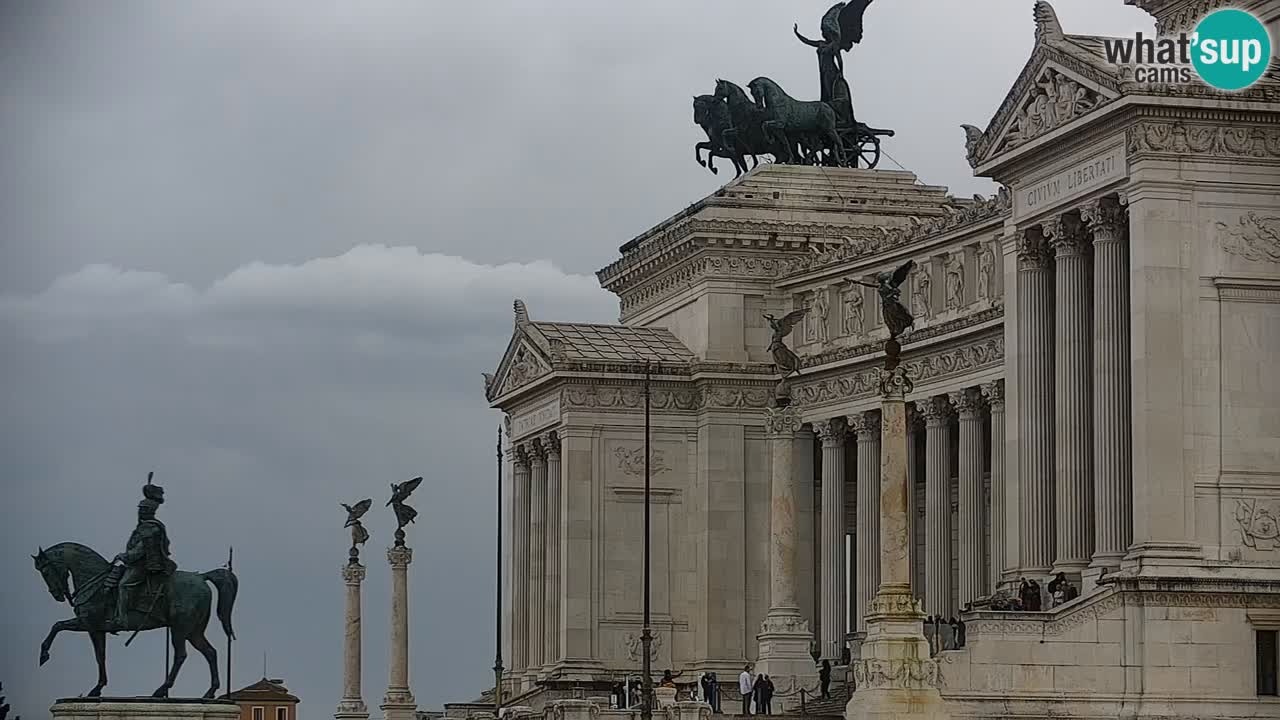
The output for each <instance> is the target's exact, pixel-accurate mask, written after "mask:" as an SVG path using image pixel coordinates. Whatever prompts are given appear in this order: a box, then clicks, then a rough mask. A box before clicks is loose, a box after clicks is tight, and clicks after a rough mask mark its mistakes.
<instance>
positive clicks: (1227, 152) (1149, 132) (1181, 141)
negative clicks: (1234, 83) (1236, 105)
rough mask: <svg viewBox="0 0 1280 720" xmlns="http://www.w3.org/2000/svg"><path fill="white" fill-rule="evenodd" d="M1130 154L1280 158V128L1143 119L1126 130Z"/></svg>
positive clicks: (1131, 155)
mask: <svg viewBox="0 0 1280 720" xmlns="http://www.w3.org/2000/svg"><path fill="white" fill-rule="evenodd" d="M1126 134H1127V143H1128V151H1129V154H1130V157H1131V158H1132V157H1133V156H1135V155H1137V154H1139V153H1144V152H1155V153H1170V154H1174V155H1191V154H1194V155H1209V156H1212V157H1228V158H1245V157H1253V158H1274V157H1280V128H1269V127H1248V126H1222V125H1187V124H1185V123H1181V122H1172V123H1170V122H1159V121H1151V120H1144V121H1142V122H1138V123H1134V124H1133V125H1131V126H1130V127H1129V128H1128V129H1127V130H1126Z"/></svg>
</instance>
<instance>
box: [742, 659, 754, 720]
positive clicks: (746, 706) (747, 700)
mask: <svg viewBox="0 0 1280 720" xmlns="http://www.w3.org/2000/svg"><path fill="white" fill-rule="evenodd" d="M754 690H755V683H754V681H753V679H752V677H751V666H750V665H744V666H743V667H742V674H741V675H739V676H738V692H740V693H742V714H743V715H750V714H751V695H752V694H753V692H754Z"/></svg>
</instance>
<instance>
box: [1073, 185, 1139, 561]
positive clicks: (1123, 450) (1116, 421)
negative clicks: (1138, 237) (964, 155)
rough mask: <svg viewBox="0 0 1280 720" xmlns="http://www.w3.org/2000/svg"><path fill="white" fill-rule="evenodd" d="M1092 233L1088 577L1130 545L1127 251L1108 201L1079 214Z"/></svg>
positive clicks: (1118, 216)
mask: <svg viewBox="0 0 1280 720" xmlns="http://www.w3.org/2000/svg"><path fill="white" fill-rule="evenodd" d="M1080 212H1081V216H1082V217H1083V218H1084V220H1085V221H1086V222H1087V223H1088V224H1089V230H1090V231H1092V233H1093V273H1094V275H1093V313H1094V315H1093V338H1094V342H1093V479H1094V483H1095V487H1094V504H1093V507H1094V552H1093V562H1092V563H1091V566H1092V567H1093V568H1095V569H1096V570H1097V572H1095V573H1093V574H1094V575H1101V574H1102V573H1106V572H1111V571H1113V570H1118V569H1119V568H1120V559H1121V558H1122V557H1124V554H1125V551H1126V550H1128V548H1129V543H1130V542H1132V541H1133V526H1132V524H1131V523H1132V519H1133V512H1132V509H1133V475H1132V472H1133V466H1132V444H1131V439H1132V436H1131V432H1132V424H1131V421H1130V412H1129V408H1130V405H1129V403H1130V387H1129V270H1128V262H1127V260H1128V254H1129V247H1128V242H1127V237H1126V225H1127V223H1126V219H1125V209H1124V208H1123V207H1121V205H1120V203H1119V202H1117V201H1115V200H1114V199H1111V198H1108V199H1106V200H1104V201H1096V202H1093V203H1091V204H1089V205H1088V206H1086V207H1085V208H1084V209H1083V210H1081V211H1080Z"/></svg>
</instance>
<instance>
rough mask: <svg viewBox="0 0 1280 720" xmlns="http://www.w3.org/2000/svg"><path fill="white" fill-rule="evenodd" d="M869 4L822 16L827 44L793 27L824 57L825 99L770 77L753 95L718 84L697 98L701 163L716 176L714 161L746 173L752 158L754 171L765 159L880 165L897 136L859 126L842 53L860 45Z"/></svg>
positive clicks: (847, 5)
mask: <svg viewBox="0 0 1280 720" xmlns="http://www.w3.org/2000/svg"><path fill="white" fill-rule="evenodd" d="M871 2H872V0H850V2H839V3H836V4H835V5H833V6H831V9H829V10H827V12H826V14H825V15H823V17H822V22H821V33H822V39H821V40H814V39H811V38H808V37H806V36H805V35H803V34H802V33H801V32H800V26H799V25H796V26H795V27H794V28H793V32H794V33H795V36H796V37H797V38H798V39H799V40H800V41H801V42H802V43H804V44H805V45H807V46H809V47H811V48H813V49H814V50H815V51H816V53H817V55H818V84H819V87H820V99H819V100H815V101H804V100H797V99H795V98H793V97H791V96H790V95H788V94H787V93H786V91H785V90H783V89H782V87H781V86H780V85H779V84H778V83H777V82H775V81H774V80H771V79H770V78H767V77H758V78H756V79H754V80H752V81H751V82H750V83H748V85H747V87H748V89H749V90H750V93H751V96H750V97H748V96H747V93H746V92H745V91H744V90H743V89H742V88H741V87H738V86H737V85H735V84H733V83H731V82H728V81H727V80H717V81H716V92H715V94H714V95H697V96H694V99H693V106H694V123H695V124H697V125H698V126H700V127H701V128H702V129H703V131H704V132H705V133H706V135H707V140H706V141H704V142H700V143H697V144H696V145H695V146H694V156H695V159H696V160H697V161H698V164H699V165H702V166H704V167H706V168H707V169H709V170H710V171H711V172H713V173H715V172H717V169H716V167H715V158H717V157H721V158H726V159H728V160H730V161H731V162H732V163H733V166H734V171H735V173H736V174H738V175H741V174H742V173H744V172H747V161H748V159H749V160H750V161H751V163H752V167H753V168H754V167H755V165H756V164H758V163H759V157H760V156H761V155H771V156H772V157H773V158H774V160H775V162H779V163H789V164H808V165H827V166H834V167H865V168H874V167H875V166H876V165H877V164H878V163H879V162H880V138H881V137H892V136H893V131H892V130H887V129H879V128H873V127H871V126H869V125H865V124H863V123H860V122H858V121H857V119H856V118H855V116H854V112H853V98H852V93H851V92H850V90H849V83H848V81H847V80H846V79H845V77H844V53H846V52H849V51H850V50H852V49H853V46H854V45H856V44H858V43H859V42H861V41H862V33H863V24H862V17H863V14H864V13H865V12H866V10H867V6H869V5H870V4H871ZM703 152H706V153H707V159H706V160H703V158H702V153H703Z"/></svg>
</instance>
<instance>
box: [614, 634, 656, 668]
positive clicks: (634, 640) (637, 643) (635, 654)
mask: <svg viewBox="0 0 1280 720" xmlns="http://www.w3.org/2000/svg"><path fill="white" fill-rule="evenodd" d="M622 646H623V648H624V649H625V650H626V653H627V658H628V659H629V660H631V661H632V662H640V660H641V658H643V657H644V638H643V636H642V635H641V633H638V632H629V633H627V634H625V635H623V637H622ZM661 649H662V635H660V634H658V633H653V634H652V635H651V636H650V638H649V661H650V662H657V661H658V652H659V651H660V650H661Z"/></svg>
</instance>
